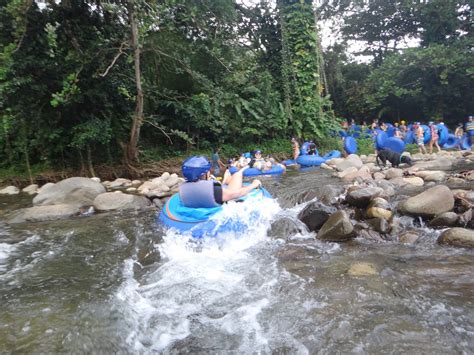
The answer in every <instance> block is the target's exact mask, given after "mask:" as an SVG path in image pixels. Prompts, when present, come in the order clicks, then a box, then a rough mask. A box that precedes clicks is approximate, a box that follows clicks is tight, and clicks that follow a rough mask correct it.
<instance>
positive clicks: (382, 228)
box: [366, 218, 390, 234]
mask: <svg viewBox="0 0 474 355" xmlns="http://www.w3.org/2000/svg"><path fill="white" fill-rule="evenodd" d="M366 222H367V223H368V224H369V225H370V226H372V228H373V229H374V230H375V231H377V232H379V233H383V234H385V233H388V232H389V231H390V225H389V224H388V222H387V220H386V219H383V218H372V219H368V220H367V221H366Z"/></svg>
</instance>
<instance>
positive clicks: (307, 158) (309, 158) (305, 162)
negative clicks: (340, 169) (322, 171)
mask: <svg viewBox="0 0 474 355" xmlns="http://www.w3.org/2000/svg"><path fill="white" fill-rule="evenodd" d="M325 161H326V160H325V159H324V158H323V157H320V156H319V155H300V156H299V157H298V158H296V162H297V163H298V164H300V165H301V166H320V165H321V164H322V163H324V162H325Z"/></svg>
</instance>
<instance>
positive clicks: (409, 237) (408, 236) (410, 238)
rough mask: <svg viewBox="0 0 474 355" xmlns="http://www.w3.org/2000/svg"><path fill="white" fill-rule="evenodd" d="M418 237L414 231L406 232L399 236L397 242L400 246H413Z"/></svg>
mask: <svg viewBox="0 0 474 355" xmlns="http://www.w3.org/2000/svg"><path fill="white" fill-rule="evenodd" d="M419 238H420V235H419V234H418V233H416V232H415V231H407V232H404V233H402V234H401V235H400V237H399V238H398V241H399V242H400V243H402V244H415V243H416V241H417V240H418V239H419Z"/></svg>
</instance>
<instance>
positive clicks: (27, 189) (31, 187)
mask: <svg viewBox="0 0 474 355" xmlns="http://www.w3.org/2000/svg"><path fill="white" fill-rule="evenodd" d="M21 191H22V192H25V193H27V194H28V195H34V194H35V193H37V192H38V185H37V184H31V185H28V186H27V187H25V188H24V189H23V190H21Z"/></svg>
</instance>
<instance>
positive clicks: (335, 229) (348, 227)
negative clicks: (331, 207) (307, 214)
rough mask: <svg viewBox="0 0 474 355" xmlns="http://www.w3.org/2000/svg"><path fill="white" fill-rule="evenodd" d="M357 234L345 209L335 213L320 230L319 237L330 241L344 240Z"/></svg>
mask: <svg viewBox="0 0 474 355" xmlns="http://www.w3.org/2000/svg"><path fill="white" fill-rule="evenodd" d="M354 236H355V234H354V226H353V225H352V223H351V221H350V219H349V216H348V215H347V213H346V212H345V211H337V212H335V213H333V214H332V215H331V216H330V217H329V219H328V220H327V221H326V223H324V225H323V227H322V228H321V229H320V230H319V232H318V235H317V238H318V239H321V240H324V241H328V242H343V241H347V240H349V239H352V238H353V237H354Z"/></svg>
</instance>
